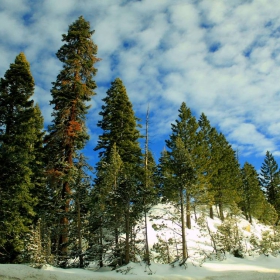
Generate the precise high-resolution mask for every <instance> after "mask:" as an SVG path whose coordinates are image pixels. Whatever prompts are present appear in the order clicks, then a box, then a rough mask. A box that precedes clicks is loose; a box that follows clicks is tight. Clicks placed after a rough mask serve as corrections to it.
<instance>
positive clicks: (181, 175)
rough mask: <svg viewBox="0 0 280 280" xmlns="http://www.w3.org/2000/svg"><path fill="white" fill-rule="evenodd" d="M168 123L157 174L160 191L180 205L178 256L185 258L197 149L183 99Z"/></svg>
mask: <svg viewBox="0 0 280 280" xmlns="http://www.w3.org/2000/svg"><path fill="white" fill-rule="evenodd" d="M171 126H172V127H171V129H172V134H171V135H170V139H169V140H167V141H166V145H167V148H168V150H167V151H164V152H163V154H162V157H161V159H160V164H159V168H160V170H159V174H160V177H161V179H162V183H161V184H162V190H163V194H164V195H165V196H166V198H167V199H168V200H169V201H173V202H175V203H176V204H177V205H179V208H180V216H181V231H182V232H181V238H182V257H183V259H186V258H187V247H186V232H185V222H186V223H187V227H188V228H191V220H190V203H191V197H193V194H194V186H195V185H196V182H197V172H196V160H195V159H196V158H197V154H196V153H197V151H198V149H197V148H198V146H197V144H198V142H197V140H198V139H197V129H198V124H197V122H196V119H195V117H193V116H192V113H191V110H190V109H189V108H187V106H186V104H185V103H184V102H183V103H182V105H181V107H180V109H179V119H178V120H176V121H175V124H172V125H171ZM185 204H186V214H185ZM185 218H186V220H185Z"/></svg>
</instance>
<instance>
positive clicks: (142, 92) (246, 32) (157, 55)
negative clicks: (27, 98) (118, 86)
mask: <svg viewBox="0 0 280 280" xmlns="http://www.w3.org/2000/svg"><path fill="white" fill-rule="evenodd" d="M80 15H83V16H84V18H85V19H86V20H88V21H89V22H90V24H91V28H92V29H94V30H95V34H94V35H93V41H94V42H95V43H96V44H97V45H98V57H99V58H101V59H102V61H100V62H99V63H98V64H96V67H97V68H98V73H97V76H96V77H95V78H96V82H97V85H98V89H97V90H96V93H97V95H96V96H95V97H94V98H93V100H92V108H91V110H90V112H89V114H88V128H89V133H90V135H91V140H90V142H89V143H88V145H87V148H86V154H87V156H88V157H89V158H90V160H91V161H92V162H94V161H95V160H96V158H97V154H96V153H95V152H93V151H92V148H93V147H95V144H96V140H97V137H98V134H99V131H98V130H97V128H96V123H97V120H98V119H99V116H98V113H99V111H100V108H101V105H102V101H101V99H102V98H104V97H105V94H106V91H107V90H108V88H109V86H110V82H111V81H113V80H114V79H115V78H116V77H120V78H121V79H122V80H123V82H124V84H125V86H126V88H127V92H128V95H129V98H130V100H131V102H132V103H133V106H134V110H135V113H136V116H137V117H140V118H141V119H142V123H143V124H144V122H145V113H146V110H147V107H148V105H149V108H150V147H151V149H153V151H154V154H155V158H156V159H158V157H159V156H160V151H161V150H162V149H163V147H164V145H165V143H164V140H165V139H168V135H169V134H170V131H171V130H170V123H171V122H173V121H174V120H175V119H176V118H177V116H178V109H179V107H180V105H181V103H182V102H183V101H184V102H186V104H187V106H188V107H190V108H191V110H192V112H193V114H194V115H195V116H196V117H197V118H199V116H200V114H201V113H202V112H204V113H205V114H206V115H207V117H208V118H209V120H210V121H211V124H212V125H213V126H215V127H216V128H217V129H218V130H219V131H221V132H222V133H224V134H225V135H226V137H227V139H228V141H229V142H230V143H231V144H232V145H233V147H234V148H235V149H238V151H239V157H240V161H241V163H244V161H249V162H250V163H252V164H254V165H255V166H256V168H257V169H258V168H259V167H260V166H261V164H262V162H263V159H264V156H265V152H266V151H267V150H269V151H270V152H272V153H273V155H274V156H275V158H276V160H277V161H278V162H279V163H280V16H279V15H280V2H279V0H270V1H267V0H234V1H227V0H138V1H137V0H103V1H100V0H41V1H36V0H0V76H1V77H3V75H4V73H5V71H6V70H7V69H8V68H9V65H10V63H12V62H13V61H14V59H15V57H16V55H17V54H18V53H19V52H21V51H23V52H24V53H25V55H26V57H27V59H28V61H29V62H30V64H31V71H32V74H33V76H34V78H35V82H36V93H35V97H34V99H35V100H36V102H38V103H39V105H40V107H41V109H42V112H43V115H44V118H45V123H46V125H47V124H48V123H50V122H51V112H52V108H51V106H49V101H50V99H51V95H50V89H51V82H54V81H55V80H56V76H57V74H58V73H59V71H60V69H61V63H60V62H59V61H58V59H57V58H56V56H55V53H56V52H57V50H58V49H59V48H60V47H61V45H62V42H61V38H62V36H61V35H62V34H63V33H67V30H68V26H69V25H70V24H71V23H72V22H74V21H75V20H76V19H77V18H78V17H79V16H80Z"/></svg>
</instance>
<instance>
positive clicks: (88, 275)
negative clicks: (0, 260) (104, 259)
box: [0, 205, 280, 280]
mask: <svg viewBox="0 0 280 280" xmlns="http://www.w3.org/2000/svg"><path fill="white" fill-rule="evenodd" d="M175 212H176V211H174V209H172V207H171V206H168V205H157V206H155V207H154V208H153V209H152V210H151V211H150V217H149V222H148V232H149V245H150V248H152V246H153V245H154V244H155V243H158V242H163V243H164V242H166V243H164V244H167V241H168V240H169V239H172V240H173V242H172V245H170V248H169V250H168V252H169V253H170V257H173V258H172V260H174V259H175V258H176V257H175V255H176V253H178V248H179V249H180V238H178V235H177V236H176V234H177V233H178V232H180V228H178V220H176V219H175V220H174V219H173V218H174V216H176V213H175ZM202 213H203V211H202V209H200V211H199V213H198V214H197V217H196V218H198V219H197V222H195V219H194V217H192V218H193V219H192V229H190V230H189V229H188V230H187V233H186V236H187V247H188V253H189V258H188V260H187V262H186V264H185V265H182V266H180V265H179V263H178V262H174V264H173V265H170V264H159V263H155V262H152V264H151V266H150V267H147V266H145V264H144V263H143V262H139V263H130V264H129V265H127V266H125V267H121V268H119V270H115V271H109V269H107V268H102V269H99V270H96V269H97V268H96V267H94V266H92V267H91V268H88V269H60V268H55V267H52V266H44V267H43V268H42V269H35V268H31V267H29V266H26V265H12V264H0V280H3V279H5V280H6V279H7V280H8V279H9V280H11V279H20V280H28V279H30V280H31V279H32V280H39V279H40V280H45V279H53V280H56V279H57V280H79V279H83V280H87V279H95V280H99V279H100V280H109V279H110V280H113V279H114V280H118V279H133V280H137V279H152V280H153V279H162V280H165V279H166V280H167V279H168V280H170V279H172V280H173V279H174V280H179V279H182V280H183V279H184V280H187V279H225V280H226V279H232V280H233V279H238V280H243V279H246V280H258V279H259V280H260V279H267V280H268V279H269V280H276V279H279V280H280V257H279V256H277V257H275V256H273V255H272V254H266V255H267V256H266V255H264V254H260V252H256V251H254V250H255V249H254V248H252V244H251V243H250V238H251V237H252V236H254V237H255V238H256V239H257V240H261V238H262V233H263V232H265V231H268V230H271V228H270V227H268V226H264V225H262V224H260V223H258V222H257V221H255V220H254V221H253V224H252V225H251V224H249V223H248V221H246V220H245V219H244V218H243V217H242V216H240V217H238V219H237V220H235V222H236V226H237V227H238V231H239V232H238V236H239V237H240V238H241V241H240V242H239V244H241V245H242V247H243V248H244V252H245V254H244V258H236V257H234V256H233V255H231V254H228V253H227V254H226V255H225V256H224V255H223V256H222V259H223V260H222V261H221V260H217V258H215V257H211V252H213V247H212V245H213V244H211V239H210V236H209V231H210V232H211V233H215V232H216V231H217V228H218V227H219V225H221V221H220V220H219V219H218V218H217V217H215V218H214V219H213V220H212V219H210V218H207V215H204V216H203V215H202ZM205 213H206V212H205ZM199 218H201V219H199ZM205 225H207V226H208V230H207V229H206V228H207V227H206V226H205ZM140 228H141V227H140ZM138 234H139V237H140V239H141V238H143V236H141V235H143V231H141V230H140V231H139V233H138ZM172 246H173V248H172ZM163 247H164V246H163ZM152 254H153V255H154V261H157V262H159V261H160V260H162V259H163V257H164V256H163V255H164V253H161V254H159V253H158V252H156V251H155V250H154V251H152ZM172 254H173V256H172ZM206 256H207V257H206ZM209 256H210V258H209Z"/></svg>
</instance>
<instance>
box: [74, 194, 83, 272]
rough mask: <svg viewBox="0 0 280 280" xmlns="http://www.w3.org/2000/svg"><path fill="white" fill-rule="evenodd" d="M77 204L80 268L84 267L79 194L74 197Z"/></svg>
mask: <svg viewBox="0 0 280 280" xmlns="http://www.w3.org/2000/svg"><path fill="white" fill-rule="evenodd" d="M76 204H77V227H78V250H79V261H80V265H79V266H80V268H82V267H84V259H83V254H82V253H83V252H82V223H81V207H80V199H79V194H78V197H77V198H76Z"/></svg>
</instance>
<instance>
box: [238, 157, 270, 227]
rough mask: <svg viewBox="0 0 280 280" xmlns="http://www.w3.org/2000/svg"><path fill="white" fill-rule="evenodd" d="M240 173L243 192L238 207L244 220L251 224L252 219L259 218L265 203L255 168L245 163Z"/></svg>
mask: <svg viewBox="0 0 280 280" xmlns="http://www.w3.org/2000/svg"><path fill="white" fill-rule="evenodd" d="M241 172H242V181H243V184H242V190H243V191H242V200H241V202H240V206H241V209H242V210H243V212H244V214H245V216H246V218H247V219H248V220H249V221H250V223H252V217H255V218H257V219H260V218H261V216H262V214H263V211H264V207H266V204H267V203H266V201H265V197H264V194H263V192H262V191H261V186H260V182H259V179H258V173H257V171H256V170H255V168H254V167H253V166H252V165H251V164H249V163H248V162H245V164H244V166H243V168H242V170H241Z"/></svg>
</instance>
